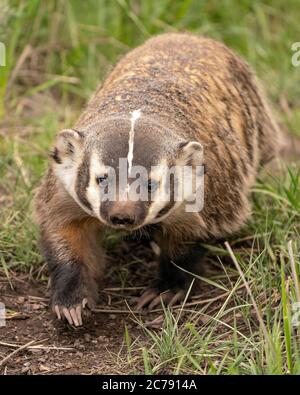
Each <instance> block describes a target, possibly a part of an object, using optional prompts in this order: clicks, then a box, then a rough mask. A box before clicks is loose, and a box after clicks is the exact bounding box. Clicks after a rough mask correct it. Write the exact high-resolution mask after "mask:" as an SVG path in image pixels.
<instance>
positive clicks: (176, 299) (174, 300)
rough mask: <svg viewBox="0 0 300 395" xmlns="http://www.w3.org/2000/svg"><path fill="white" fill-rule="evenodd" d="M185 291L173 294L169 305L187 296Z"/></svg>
mask: <svg viewBox="0 0 300 395" xmlns="http://www.w3.org/2000/svg"><path fill="white" fill-rule="evenodd" d="M185 295H186V294H185V292H184V291H182V290H181V291H178V292H176V294H175V295H174V296H173V298H172V299H171V300H170V302H169V306H174V305H175V304H176V303H177V302H182V301H183V300H184V297H185Z"/></svg>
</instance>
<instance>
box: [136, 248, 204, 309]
mask: <svg viewBox="0 0 300 395" xmlns="http://www.w3.org/2000/svg"><path fill="white" fill-rule="evenodd" d="M205 255H206V250H205V248H203V247H201V246H199V245H197V244H192V245H191V246H190V247H189V248H185V249H184V250H183V251H182V252H181V253H179V254H176V255H175V256H173V257H172V256H171V255H170V254H168V253H167V252H166V251H164V250H162V252H161V257H160V262H159V270H158V278H157V279H156V280H154V281H153V283H152V284H151V285H150V286H149V288H147V289H146V291H145V292H144V293H143V294H142V296H141V297H140V299H139V301H138V303H137V306H136V307H137V310H141V309H142V308H144V307H146V306H148V309H149V310H151V309H153V308H155V307H156V306H158V305H159V304H160V303H163V304H164V305H169V306H172V305H175V304H177V303H180V302H181V301H183V300H184V298H185V297H186V294H187V292H188V291H189V288H190V286H191V284H192V282H193V280H194V281H197V280H196V278H195V276H193V275H192V274H200V273H201V272H202V271H203V265H202V264H201V263H202V262H203V260H204V258H205ZM190 273H192V274H190ZM193 288H195V287H194V286H193Z"/></svg>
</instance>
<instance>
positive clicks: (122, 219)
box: [110, 214, 134, 226]
mask: <svg viewBox="0 0 300 395" xmlns="http://www.w3.org/2000/svg"><path fill="white" fill-rule="evenodd" d="M110 222H111V223H112V224H113V225H124V226H126V225H133V224H134V218H132V217H129V216H127V215H123V214H114V215H112V216H111V217H110Z"/></svg>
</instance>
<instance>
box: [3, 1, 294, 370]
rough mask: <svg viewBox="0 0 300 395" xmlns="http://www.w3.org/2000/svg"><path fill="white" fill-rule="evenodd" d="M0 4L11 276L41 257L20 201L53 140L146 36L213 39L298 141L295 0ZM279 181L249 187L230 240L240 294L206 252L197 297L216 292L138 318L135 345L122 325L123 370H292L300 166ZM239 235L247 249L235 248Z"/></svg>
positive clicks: (6, 256) (6, 266) (222, 257)
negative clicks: (248, 71)
mask: <svg viewBox="0 0 300 395" xmlns="http://www.w3.org/2000/svg"><path fill="white" fill-rule="evenodd" d="M0 8H1V15H0V41H1V42H3V43H5V45H6V48H7V54H6V59H7V64H6V67H0V121H1V125H0V179H1V184H0V204H1V211H0V223H1V225H0V267H2V270H3V271H4V272H5V273H6V275H7V277H8V278H9V276H10V273H11V271H12V270H15V271H26V272H30V271H31V270H32V269H33V268H35V267H37V266H38V265H39V264H40V263H41V262H42V259H41V257H40V255H39V252H38V248H37V230H36V228H35V226H34V225H33V223H32V219H31V211H30V203H31V197H32V193H33V189H34V187H35V186H36V185H37V183H38V180H39V179H40V177H41V175H42V174H43V172H44V170H45V168H46V160H47V150H48V148H49V147H50V144H51V141H52V140H53V137H54V135H55V133H56V132H57V131H58V130H59V129H61V128H63V127H68V126H70V125H71V124H72V122H73V121H74V120H75V119H76V117H77V116H78V115H79V113H80V109H81V108H82V106H83V105H84V103H85V102H86V100H87V99H88V98H89V96H90V95H91V93H92V92H93V91H94V89H95V88H96V86H97V84H98V83H99V81H100V80H102V79H103V78H104V76H105V75H106V74H107V73H108V72H109V70H110V69H111V68H112V65H113V64H114V63H115V62H116V61H117V60H118V58H119V57H120V56H121V55H122V54H124V53H126V51H128V50H129V49H130V48H131V47H134V46H136V45H138V44H139V43H141V42H143V41H144V40H145V39H147V38H148V37H150V36H151V35H153V34H157V33H161V32H165V31H185V30H189V31H192V32H196V33H199V34H205V35H209V36H211V37H214V38H217V39H220V40H222V41H224V42H225V43H226V44H228V45H229V46H230V47H232V48H233V49H235V50H236V51H237V52H238V53H240V54H241V55H242V56H244V57H245V58H246V59H247V60H248V61H249V62H250V64H251V65H252V66H253V68H254V69H255V70H256V72H257V74H258V75H259V77H260V79H261V80H262V82H263V84H264V85H265V87H266V90H267V93H268V94H269V96H270V98H271V100H272V102H273V104H274V107H275V108H276V109H277V113H278V117H279V120H280V122H281V125H282V127H283V128H284V129H285V130H288V131H290V132H291V133H295V134H298V135H300V99H299V98H300V67H298V68H296V67H293V66H292V64H291V56H292V52H291V45H292V43H293V42H296V41H299V17H298V16H299V4H298V0H289V1H288V2H287V1H284V0H272V1H271V0H269V1H250V0H249V1H246V0H245V1H239V2H237V1H234V0H225V1H222V2H220V1H217V0H209V1H208V0H207V1H205V0H204V1H198V0H183V1H180V2H173V1H171V0H159V1H158V0H157V1H150V0H144V1H126V0H116V1H108V0H98V1H95V0H90V1H86V2H81V1H76V0H74V1H63V0H61V1H51V2H45V1H40V0H30V1H26V2H23V1H13V0H12V1H4V0H0ZM281 174H282V175H280V176H279V175H276V176H274V175H273V176H272V175H268V176H266V175H264V176H262V178H261V179H260V180H258V181H257V185H256V187H255V189H254V191H253V216H252V219H251V221H249V223H248V225H247V226H246V227H245V228H244V229H243V231H242V232H241V233H240V234H239V235H237V236H236V237H235V238H232V239H231V240H230V245H231V246H232V249H233V252H234V254H235V257H236V259H237V261H238V264H239V267H240V268H241V270H242V271H243V273H244V275H245V280H246V282H247V284H248V285H249V286H250V290H251V293H249V292H247V291H246V288H245V286H244V283H243V281H242V279H241V278H240V276H239V275H238V272H237V270H236V268H235V266H234V264H233V262H232V257H231V258H230V256H229V255H228V251H227V250H226V249H225V247H224V246H222V245H221V246H219V247H218V248H216V249H215V250H214V249H212V253H213V252H214V253H215V255H216V256H217V258H215V266H216V265H218V266H219V268H218V269H215V270H214V271H213V272H212V273H211V276H210V277H209V280H210V285H209V287H208V288H207V289H206V291H205V292H204V294H203V299H211V298H213V297H215V296H218V295H220V294H224V297H222V298H220V299H217V300H216V301H211V302H208V303H207V304H203V305H202V304H200V305H199V306H189V305H186V306H185V307H184V309H183V310H182V311H173V312H170V311H168V310H166V311H165V312H164V327H163V330H160V331H156V330H154V329H149V327H146V326H145V324H144V323H143V322H140V320H139V319H136V320H137V321H138V325H140V326H141V327H142V328H143V331H144V333H145V336H142V337H141V338H137V339H135V340H134V341H133V340H132V339H131V337H130V329H129V330H125V332H124V333H125V335H124V339H125V340H124V349H125V350H126V358H124V360H122V363H124V364H125V365H126V366H128V370H130V371H132V372H138V371H143V372H145V373H163V372H174V373H182V372H184V373H202V374H220V373H222V374H260V373H263V374H266V373H272V374H286V373H290V374H299V373H300V342H299V329H300V328H299V326H298V327H296V326H294V325H292V317H293V311H292V308H293V304H294V303H295V302H300V300H298V299H299V295H298V294H299V289H298V288H297V287H299V284H298V281H297V279H298V278H299V233H300V229H299V227H300V190H299V177H300V167H299V165H295V166H292V167H290V168H289V169H284V170H283V171H282V172H281ZM245 238H247V239H248V244H247V245H248V248H244V246H243V243H241V242H239V240H240V239H245ZM289 240H293V244H292V247H293V255H291V251H289V250H288V242H289ZM294 261H295V264H293V262H294ZM295 272H296V275H295ZM120 277H122V284H123V282H126V278H125V277H126V276H125V277H124V276H120ZM253 299H254V301H255V302H256V303H257V306H258V310H259V311H258V313H257V312H255V310H254V305H253ZM262 322H263V323H262ZM145 338H146V340H145ZM120 358H123V357H120Z"/></svg>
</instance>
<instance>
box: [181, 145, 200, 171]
mask: <svg viewBox="0 0 300 395" xmlns="http://www.w3.org/2000/svg"><path fill="white" fill-rule="evenodd" d="M178 159H179V161H180V163H181V164H182V165H190V166H192V165H195V166H200V165H203V147H202V145H201V144H200V143H198V142H197V141H183V142H182V143H180V144H179V146H178Z"/></svg>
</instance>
